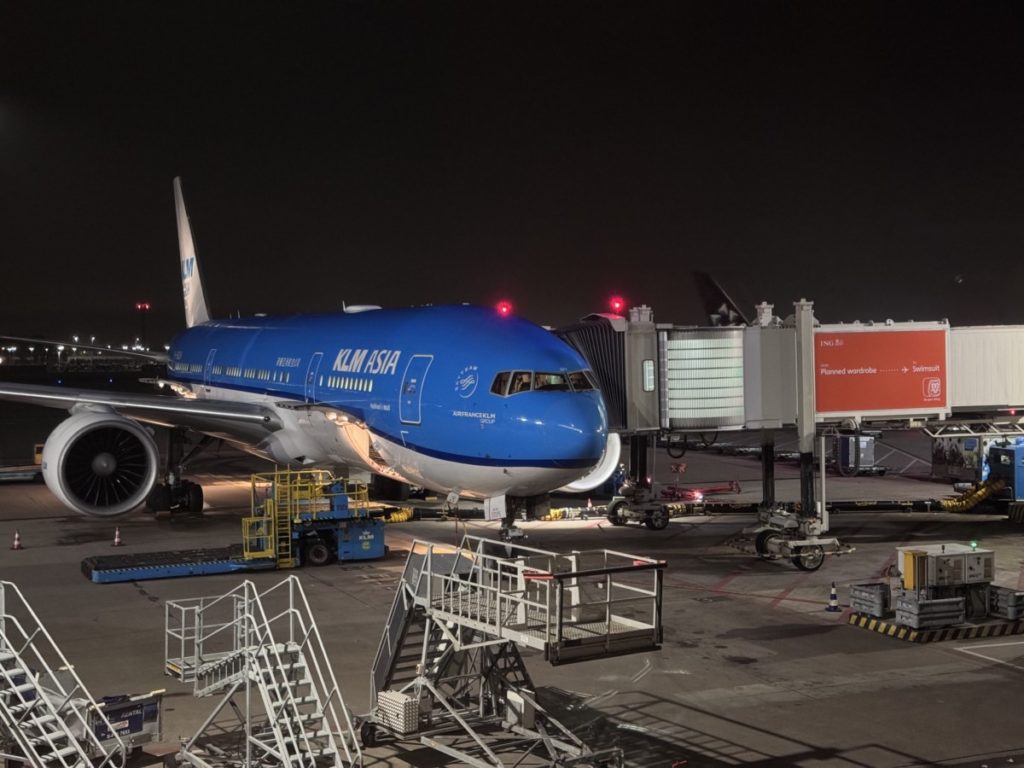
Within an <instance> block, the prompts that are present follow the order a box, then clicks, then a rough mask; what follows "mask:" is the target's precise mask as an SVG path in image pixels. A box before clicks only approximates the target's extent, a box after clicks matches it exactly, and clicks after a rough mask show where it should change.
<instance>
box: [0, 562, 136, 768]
mask: <svg viewBox="0 0 1024 768" xmlns="http://www.w3.org/2000/svg"><path fill="white" fill-rule="evenodd" d="M97 726H102V727H101V728H99V729H98V728H97ZM97 730H100V731H102V732H104V733H109V734H113V736H112V737H111V738H110V739H107V740H103V741H101V740H100V739H99V738H98V737H97V735H96V733H97ZM124 752H125V749H124V744H123V743H122V741H121V739H120V737H118V736H117V735H116V731H115V729H114V728H113V727H112V726H111V724H110V722H109V721H108V720H107V718H106V717H105V716H104V714H103V711H102V708H101V707H100V706H99V705H98V704H97V703H96V701H95V700H94V699H93V698H92V696H90V695H89V692H88V691H87V690H86V688H85V686H84V685H83V684H82V681H81V680H80V679H79V678H78V675H76V674H75V671H74V668H73V667H72V666H71V664H69V663H68V660H67V659H66V658H65V657H64V654H63V653H61V651H60V649H59V648H58V647H57V645H56V643H55V642H54V640H53V638H52V637H51V636H50V634H49V633H48V632H47V631H46V628H45V627H44V626H43V625H42V622H40V620H39V617H38V616H36V614H35V612H34V611H33V610H32V608H31V606H30V605H29V604H28V602H27V601H26V600H25V597H24V596H23V595H22V593H21V591H20V590H19V589H18V588H17V587H16V586H15V585H14V584H12V583H11V582H9V581H0V758H3V759H6V760H10V761H17V762H20V763H28V764H29V765H32V766H37V767H39V768H49V767H51V766H53V767H54V768H56V767H58V766H59V767H60V768H107V767H108V766H109V768H121V766H123V765H124V760H125V756H124Z"/></svg>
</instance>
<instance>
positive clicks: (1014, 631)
mask: <svg viewBox="0 0 1024 768" xmlns="http://www.w3.org/2000/svg"><path fill="white" fill-rule="evenodd" d="M850 624H852V625H853V626H856V627H861V628H863V629H866V630H869V631H870V632H878V633H879V634H882V635H885V636H886V637H895V638H896V639H897V640H905V641H907V642H908V643H939V642H943V641H945V640H974V639H976V638H982V637H1006V636H1008V635H1020V634H1024V621H997V622H991V623H989V624H975V625H972V626H969V627H946V628H945V629H913V628H911V627H904V626H901V625H900V624H894V623H892V622H889V621H882V620H881V619H876V618H874V617H873V616H863V615H861V614H859V613H851V614H850Z"/></svg>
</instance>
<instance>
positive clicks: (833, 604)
mask: <svg viewBox="0 0 1024 768" xmlns="http://www.w3.org/2000/svg"><path fill="white" fill-rule="evenodd" d="M825 610H826V611H828V612H829V613H836V612H838V611H841V610H842V608H840V607H839V595H837V594H836V583H835V582H834V581H833V582H832V591H831V592H829V594H828V606H827V607H826V608H825Z"/></svg>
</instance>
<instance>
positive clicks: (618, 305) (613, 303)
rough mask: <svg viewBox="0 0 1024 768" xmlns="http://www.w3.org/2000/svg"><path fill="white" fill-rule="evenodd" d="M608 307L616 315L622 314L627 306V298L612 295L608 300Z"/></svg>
mask: <svg viewBox="0 0 1024 768" xmlns="http://www.w3.org/2000/svg"><path fill="white" fill-rule="evenodd" d="M608 308H609V309H610V310H611V311H612V312H614V313H615V314H616V315H621V314H622V312H623V310H624V309H625V308H626V300H625V299H624V298H622V297H621V296H612V297H611V298H610V299H609V300H608Z"/></svg>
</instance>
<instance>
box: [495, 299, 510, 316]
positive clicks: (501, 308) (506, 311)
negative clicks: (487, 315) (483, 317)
mask: <svg viewBox="0 0 1024 768" xmlns="http://www.w3.org/2000/svg"><path fill="white" fill-rule="evenodd" d="M494 308H495V309H496V310H498V314H499V315H501V316H502V317H508V316H509V315H511V314H512V302H511V301H499V302H498V303H497V304H496V305H495V306H494Z"/></svg>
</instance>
